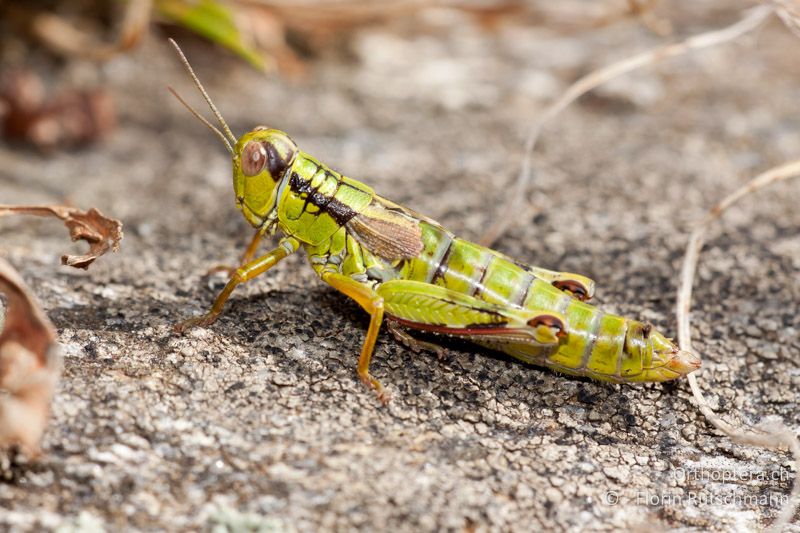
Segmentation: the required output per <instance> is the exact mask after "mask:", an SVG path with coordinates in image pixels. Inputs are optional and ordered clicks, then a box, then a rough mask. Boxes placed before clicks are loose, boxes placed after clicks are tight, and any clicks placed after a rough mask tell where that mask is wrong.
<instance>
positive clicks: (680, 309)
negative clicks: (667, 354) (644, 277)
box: [676, 159, 800, 531]
mask: <svg viewBox="0 0 800 533" xmlns="http://www.w3.org/2000/svg"><path fill="white" fill-rule="evenodd" d="M798 177H800V159H798V160H795V161H792V162H790V163H786V164H785V165H781V166H778V167H774V168H771V169H769V170H767V171H766V172H764V173H762V174H760V175H758V176H756V177H755V178H754V179H752V180H751V181H750V182H748V183H747V184H746V185H744V186H743V187H741V188H739V189H737V190H736V191H734V192H733V193H731V194H729V195H728V196H726V197H725V198H723V199H722V200H721V201H720V202H719V203H718V204H717V205H715V206H714V207H713V208H711V210H710V211H709V213H708V216H707V217H706V218H705V219H704V220H703V221H702V222H701V223H700V224H698V226H697V227H696V228H695V230H694V231H693V232H692V234H691V236H690V238H689V244H688V246H687V248H686V255H685V256H684V259H683V267H682V269H681V279H680V286H679V288H678V300H677V307H676V316H677V320H678V344H679V345H680V347H681V349H683V350H692V341H691V334H690V322H689V311H690V309H691V300H692V283H693V280H694V275H695V271H696V269H697V263H698V260H699V258H700V250H701V249H702V248H703V244H704V242H705V237H706V233H707V232H708V228H709V226H710V225H711V223H712V222H714V221H715V220H717V219H718V218H719V217H720V216H721V215H722V213H724V212H725V211H726V210H727V209H729V208H730V207H731V206H733V205H734V204H736V203H737V202H738V201H739V200H741V199H742V198H744V197H745V196H747V195H749V194H752V193H754V192H756V191H758V190H760V189H762V188H764V187H766V186H768V185H771V184H773V183H777V182H779V181H784V180H788V179H791V178H798ZM688 379H689V386H690V387H691V389H692V394H693V395H694V398H695V401H696V403H697V407H698V408H699V409H700V412H702V413H703V416H705V417H706V420H708V421H709V422H710V423H711V424H712V425H713V426H714V427H715V428H717V429H718V430H720V431H722V432H723V433H725V435H727V436H728V437H729V438H730V439H731V440H732V441H734V442H737V443H740V444H747V445H751V446H758V447H761V448H767V449H780V448H782V447H786V448H787V449H788V450H789V451H790V452H791V453H792V455H793V457H794V462H795V475H797V473H798V472H800V445H798V442H797V437H796V435H795V433H794V432H793V431H792V430H790V429H789V428H787V427H786V426H784V425H783V424H772V425H771V426H766V425H760V427H758V426H756V427H753V428H751V429H739V428H736V427H734V426H732V425H731V424H729V423H727V422H725V421H724V420H722V419H721V418H720V417H719V416H717V415H716V414H715V413H714V411H713V410H712V409H711V406H710V405H709V404H708V401H706V399H705V397H704V396H703V393H702V391H701V390H700V386H699V385H698V383H697V378H696V374H689V376H688ZM799 502H800V484H798V483H797V481H796V480H795V483H794V485H793V487H792V492H791V495H790V498H789V501H788V502H787V503H786V505H784V507H783V510H782V511H781V514H780V516H779V517H778V519H777V520H776V521H775V523H774V524H773V525H772V527H771V529H772V530H773V531H780V530H781V529H782V528H783V527H784V526H785V525H787V524H788V523H789V521H790V520H791V519H792V517H793V516H794V511H795V509H796V508H797V505H798V503H799Z"/></svg>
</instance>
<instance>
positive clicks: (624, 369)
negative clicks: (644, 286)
mask: <svg viewBox="0 0 800 533" xmlns="http://www.w3.org/2000/svg"><path fill="white" fill-rule="evenodd" d="M421 226H422V234H423V241H424V249H423V251H422V253H421V254H420V255H419V256H418V257H416V258H414V259H411V260H409V261H408V262H407V263H406V264H405V265H403V267H402V268H401V270H400V277H401V278H403V279H409V280H414V281H423V282H426V283H432V284H435V285H439V286H443V287H446V288H447V289H450V290H453V291H456V292H459V293H462V294H466V295H469V296H473V297H475V298H479V299H481V300H484V301H486V302H491V303H495V304H499V305H503V306H515V307H520V308H524V309H531V310H539V311H549V312H555V313H559V314H561V315H563V316H564V317H565V319H566V326H567V331H566V333H567V335H566V336H565V339H564V341H563V342H562V344H561V345H560V346H559V347H558V349H557V350H552V351H550V352H549V353H544V352H543V351H542V350H541V348H534V347H531V346H528V345H526V344H524V343H513V344H512V343H507V344H504V343H492V344H486V343H481V344H484V345H486V346H488V347H490V348H492V349H496V350H500V351H503V352H505V353H508V354H509V355H512V356H514V357H516V358H518V359H521V360H523V361H525V362H527V363H531V364H537V365H542V366H547V367H549V368H552V369H554V370H557V371H560V372H564V373H568V374H572V375H579V376H588V377H592V378H594V379H600V380H604V381H617V382H619V381H639V380H647V381H650V380H654V379H653V378H652V376H650V377H648V375H647V374H648V372H644V373H643V369H645V368H647V367H649V366H650V358H651V357H652V349H650V347H649V344H648V342H647V340H648V335H649V333H650V327H649V326H646V325H644V324H642V323H641V322H637V321H634V320H629V319H625V318H622V317H619V316H616V315H612V314H609V313H604V312H603V311H601V310H600V309H598V308H596V307H594V306H592V305H589V304H587V303H584V302H582V301H580V300H578V299H576V298H574V297H573V296H571V295H570V294H569V293H567V292H564V291H562V290H560V289H558V288H556V287H554V286H553V285H551V284H550V283H548V282H547V281H544V280H541V279H538V278H536V277H535V276H534V275H533V274H532V273H531V272H530V271H529V270H527V269H526V268H525V266H524V265H519V264H516V263H515V262H513V261H511V260H510V259H509V258H507V257H506V256H504V255H502V254H500V253H498V252H495V251H494V250H491V249H489V248H485V247H483V246H480V245H477V244H475V243H472V242H469V241H465V240H463V239H459V238H456V237H454V236H453V235H452V234H451V233H449V232H448V231H446V230H444V229H443V228H441V227H440V226H438V225H436V224H431V223H427V222H421Z"/></svg>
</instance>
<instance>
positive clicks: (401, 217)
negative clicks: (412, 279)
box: [347, 199, 422, 261]
mask: <svg viewBox="0 0 800 533" xmlns="http://www.w3.org/2000/svg"><path fill="white" fill-rule="evenodd" d="M398 207H399V206H398ZM400 209H402V208H399V209H387V208H386V206H385V205H384V204H383V203H382V202H381V201H380V200H378V199H376V200H373V202H372V203H371V204H369V205H368V206H367V208H366V209H364V211H362V212H361V213H359V214H358V215H356V216H355V217H353V218H351V219H350V220H349V221H348V222H347V228H348V229H349V230H350V231H351V232H352V234H353V235H354V236H355V237H356V239H358V241H359V242H360V243H361V244H362V245H363V246H365V247H366V248H367V249H368V250H369V251H370V252H372V253H373V254H375V255H377V256H379V257H382V258H383V259H387V260H390V261H394V260H396V259H411V258H413V257H416V256H418V255H419V253H420V252H421V251H422V230H421V229H420V227H419V222H417V220H415V219H414V218H412V217H411V216H410V215H407V214H405V213H403V212H402V211H401V210H400Z"/></svg>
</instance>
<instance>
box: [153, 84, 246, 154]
mask: <svg viewBox="0 0 800 533" xmlns="http://www.w3.org/2000/svg"><path fill="white" fill-rule="evenodd" d="M167 90H169V92H171V93H172V96H174V97H175V98H177V99H178V101H179V102H180V103H182V104H183V106H184V107H185V108H186V109H188V110H189V112H190V113H191V114H192V115H194V116H195V117H197V119H198V120H199V121H200V122H202V123H203V124H205V125H206V126H208V129H210V130H211V131H213V132H214V133H215V134H217V136H218V137H219V138H220V139H222V142H224V143H225V146H226V147H227V148H228V151H229V152H230V153H231V154H232V153H233V147H232V146H231V143H229V142H228V139H226V138H225V135H223V134H222V132H221V131H219V129H217V128H216V127H215V126H214V125H213V124H212V123H210V122H209V121H208V120H206V117H204V116H203V115H201V114H200V113H198V112H197V111H196V110H195V109H194V108H193V107H192V106H190V105H189V104H187V103H186V100H184V99H183V98H181V95H179V94H178V93H177V91H175V89H173V88H172V87H170V86H169V85H167Z"/></svg>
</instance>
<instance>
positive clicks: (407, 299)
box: [170, 41, 700, 403]
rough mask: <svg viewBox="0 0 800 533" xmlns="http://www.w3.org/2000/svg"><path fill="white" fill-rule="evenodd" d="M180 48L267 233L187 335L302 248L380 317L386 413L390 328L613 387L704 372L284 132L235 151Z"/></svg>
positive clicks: (582, 281)
mask: <svg viewBox="0 0 800 533" xmlns="http://www.w3.org/2000/svg"><path fill="white" fill-rule="evenodd" d="M171 42H172V44H173V46H174V47H175V49H176V50H177V52H178V55H179V56H180V58H181V61H182V62H183V64H184V66H185V67H186V69H187V71H188V73H189V75H190V76H191V77H192V79H193V81H194V83H195V85H196V86H197V88H198V89H199V91H200V93H201V94H202V95H203V97H204V99H205V100H206V102H207V103H208V105H209V107H210V108H211V111H212V113H213V114H214V116H215V117H216V119H217V120H218V122H219V124H220V126H221V128H222V131H220V130H219V129H218V128H216V127H215V126H213V125H212V124H211V123H210V122H209V121H208V120H206V119H205V118H204V117H203V116H202V115H200V114H199V113H198V112H197V111H195V110H194V109H192V108H191V106H189V105H188V104H187V103H186V102H185V101H184V100H183V99H182V98H181V97H180V96H179V95H178V94H177V93H176V92H175V91H174V90H172V88H170V90H171V91H172V93H173V94H174V95H175V96H176V97H177V98H178V99H179V100H180V102H181V103H182V104H184V105H185V106H186V107H187V108H188V109H189V111H191V112H192V113H193V114H194V115H195V116H196V117H197V118H198V119H199V120H201V121H202V122H203V123H204V124H205V125H206V126H207V127H208V128H210V129H211V130H212V131H213V132H214V133H215V134H216V135H217V136H218V137H219V138H220V139H222V141H223V143H224V144H225V146H226V147H227V149H228V151H229V152H230V154H231V156H232V163H233V189H234V193H235V198H236V207H237V208H238V209H239V210H240V211H241V212H242V214H243V215H244V217H245V218H246V219H247V221H248V222H249V223H250V224H251V225H252V226H253V227H255V228H256V233H255V236H254V237H253V240H252V241H251V243H250V245H249V246H248V248H247V251H246V252H245V254H244V257H243V259H242V264H241V266H240V267H239V268H237V269H231V271H232V273H231V276H230V279H229V281H228V282H227V284H226V285H225V288H224V289H223V290H222V292H221V293H220V294H219V296H218V297H217V299H216V301H215V302H214V304H213V306H212V308H211V310H210V311H209V312H208V313H206V314H205V315H203V316H200V317H195V318H191V319H188V320H186V321H184V322H181V323H180V324H178V325H177V326H176V330H177V331H178V332H182V331H185V330H186V329H188V328H191V327H194V326H207V325H209V324H211V323H212V322H214V320H215V319H216V318H217V316H218V315H219V314H220V312H221V311H222V308H223V306H224V305H225V302H226V301H227V299H228V297H229V296H230V295H231V293H232V292H233V290H234V289H235V288H236V286H238V285H239V284H241V283H244V282H246V281H248V280H251V279H253V278H255V277H256V276H259V275H260V274H263V273H264V272H266V271H267V270H269V269H271V268H272V267H274V266H275V265H277V264H278V263H279V262H280V261H281V260H282V259H284V258H285V257H287V256H288V255H290V254H292V253H294V252H296V251H297V250H298V249H300V248H303V249H304V251H305V252H306V255H307V256H308V260H309V263H310V264H311V267H312V268H313V269H314V271H315V272H316V273H317V275H318V276H319V277H320V278H321V279H322V281H324V282H325V283H327V284H329V285H330V286H332V287H333V288H334V289H336V290H338V291H340V292H342V293H343V294H345V295H346V296H348V297H350V298H352V299H353V300H355V301H356V302H357V303H358V304H359V305H360V306H361V307H362V308H363V309H364V310H365V311H366V312H367V313H369V314H370V323H369V328H368V330H367V335H366V340H365V341H364V344H363V347H362V349H361V355H360V357H359V360H358V376H359V378H360V379H361V381H362V382H363V383H364V384H366V385H367V386H369V387H371V388H372V389H374V390H375V392H376V393H377V395H378V398H379V399H380V400H381V401H383V402H384V403H385V402H386V401H387V399H388V396H387V394H386V392H385V390H384V388H383V386H382V385H381V383H380V382H379V381H378V380H377V379H375V378H374V377H373V376H372V375H371V374H370V372H369V365H370V360H371V358H372V354H373V351H374V348H375V342H376V339H377V338H378V331H379V330H380V327H381V324H382V323H383V322H384V321H385V322H386V323H387V326H388V329H389V330H390V332H392V333H393V334H394V335H395V336H396V337H397V338H398V339H399V340H401V341H402V342H404V343H405V344H406V345H408V346H409V347H410V348H412V349H413V350H414V351H418V350H419V349H421V348H428V349H435V350H439V349H440V348H439V347H438V346H437V345H435V344H432V343H430V342H426V341H421V340H418V339H416V338H414V337H413V336H412V335H411V334H410V333H409V331H415V330H416V331H422V332H426V333H429V334H433V335H435V336H439V337H441V336H449V337H457V338H460V339H463V340H466V341H469V342H472V343H475V344H478V345H481V346H484V347H488V348H491V349H494V350H498V351H501V352H504V353H506V354H508V355H511V356H512V357H515V358H517V359H520V360H522V361H524V362H525V363H530V364H534V365H540V366H545V367H548V368H550V369H553V370H556V371H558V372H563V373H565V374H570V375H574V376H586V377H590V378H594V379H597V380H602V381H609V382H616V383H621V382H658V381H666V380H671V379H675V378H678V377H681V376H683V375H685V374H688V373H690V372H693V371H694V370H697V369H698V368H699V367H700V359H699V358H698V357H697V356H696V355H694V354H693V353H691V352H687V351H684V350H680V349H678V347H677V346H675V344H673V343H672V342H671V340H670V339H667V338H666V337H665V336H664V335H662V334H661V333H659V332H658V331H656V330H655V329H654V328H653V327H652V326H651V325H650V324H646V323H643V322H639V321H636V320H631V319H628V318H623V317H619V316H615V315H612V314H609V313H605V312H603V311H601V310H600V309H598V308H596V307H594V306H592V305H590V304H588V303H586V301H587V300H589V299H590V298H591V297H592V295H593V293H594V282H593V281H592V280H590V279H589V278H586V277H584V276H581V275H578V274H572V273H566V272H554V271H551V270H546V269H543V268H538V267H533V266H528V265H525V264H522V263H519V262H517V261H514V260H513V259H511V258H509V257H507V256H505V255H503V254H501V253H499V252H496V251H494V250H491V249H489V248H485V247H483V246H479V245H477V244H474V243H472V242H469V241H466V240H463V239H459V238H457V237H456V236H454V235H453V234H452V233H450V232H449V231H447V230H445V229H444V228H443V227H442V226H441V225H440V224H438V223H437V222H435V221H434V220H432V219H430V218H428V217H426V216H423V215H421V214H419V213H416V212H414V211H412V210H410V209H408V208H406V207H403V206H401V205H398V204H395V203H393V202H391V201H390V200H387V199H386V198H383V197H381V196H379V195H378V194H376V193H375V192H374V191H373V189H372V188H370V187H369V186H368V185H365V184H363V183H361V182H359V181H356V180H354V179H351V178H348V177H346V176H344V175H342V174H340V173H339V172H337V171H335V170H333V169H331V168H329V167H327V166H326V165H324V164H323V163H321V162H320V161H318V160H317V159H315V158H314V157H312V156H311V155H309V154H307V153H305V152H303V151H301V150H300V149H299V148H298V146H297V144H296V143H295V142H294V141H293V140H292V139H291V137H289V135H287V134H286V133H284V132H283V131H280V130H276V129H271V128H267V127H264V126H258V127H256V128H254V129H253V130H251V131H249V132H247V133H245V134H244V135H242V136H241V137H239V138H238V139H237V138H236V137H235V136H234V135H233V133H232V132H231V130H230V128H229V127H228V125H227V124H226V123H225V120H224V119H223V118H222V114H221V113H220V112H219V110H218V109H217V108H216V106H215V105H214V103H213V102H212V101H211V98H210V97H209V96H208V93H207V92H206V91H205V89H204V88H203V85H202V84H201V83H200V81H199V79H198V78H197V76H196V75H195V73H194V71H193V69H192V67H191V65H190V64H189V62H188V60H187V59H186V57H185V56H184V54H183V52H182V51H181V50H180V48H179V47H178V45H177V44H176V43H175V42H174V41H171ZM223 132H224V134H223ZM276 231H280V233H281V234H282V235H283V237H282V238H281V239H280V242H279V243H278V246H277V247H276V248H275V249H274V250H271V251H269V252H267V253H266V254H264V255H262V256H261V257H258V258H255V254H256V251H257V248H258V245H259V242H260V240H261V238H262V237H263V236H264V235H265V234H270V235H271V234H274V233H275V232H276Z"/></svg>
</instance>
